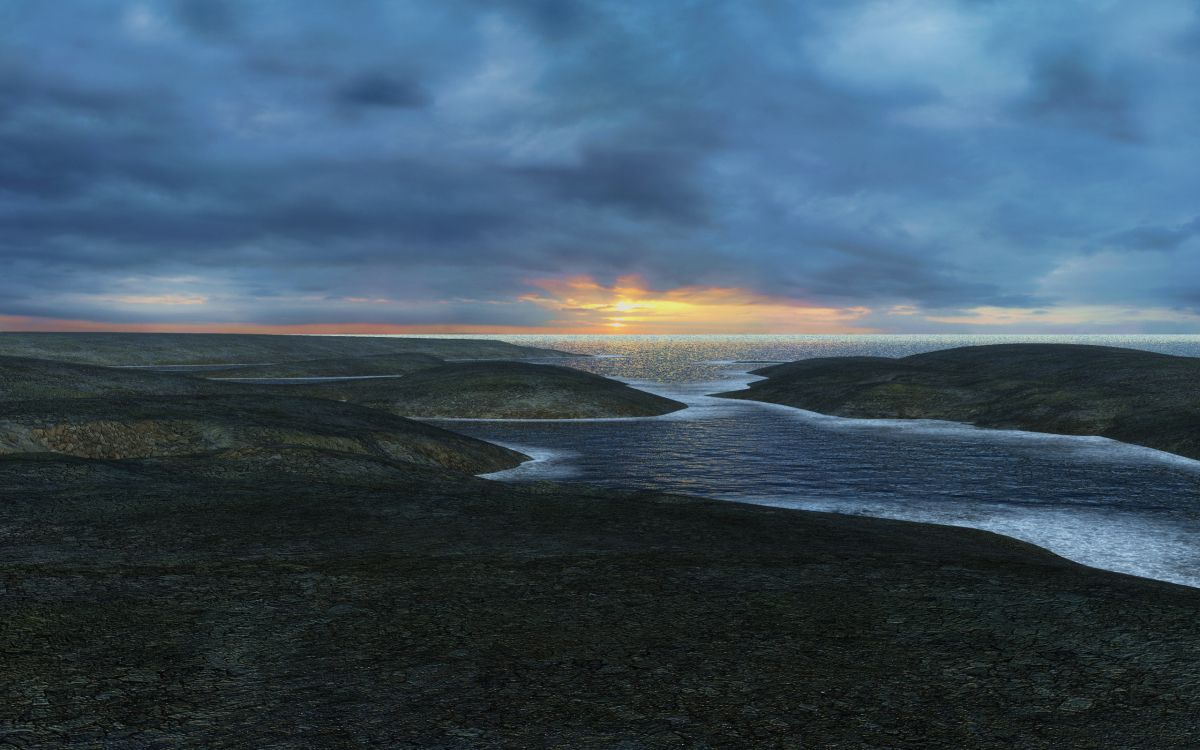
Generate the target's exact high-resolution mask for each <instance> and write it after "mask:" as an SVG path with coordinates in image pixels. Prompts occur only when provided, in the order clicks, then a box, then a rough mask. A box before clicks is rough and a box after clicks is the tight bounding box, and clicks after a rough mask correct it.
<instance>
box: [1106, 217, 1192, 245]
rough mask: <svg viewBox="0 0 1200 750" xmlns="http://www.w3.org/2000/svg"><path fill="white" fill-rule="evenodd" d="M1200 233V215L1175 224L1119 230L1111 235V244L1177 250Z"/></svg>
mask: <svg viewBox="0 0 1200 750" xmlns="http://www.w3.org/2000/svg"><path fill="white" fill-rule="evenodd" d="M1197 234H1200V216H1198V217H1196V218H1194V219H1192V220H1191V221H1187V222H1184V223H1182V224H1176V225H1173V226H1146V225H1143V226H1138V227H1133V228H1132V229H1126V230H1124V231H1122V232H1117V233H1116V234H1113V235H1112V236H1111V237H1109V244H1110V246H1112V247H1115V248H1118V249H1128V250H1158V251H1168V250H1175V249H1177V248H1178V247H1179V246H1180V245H1182V244H1183V243H1185V242H1187V241H1188V240H1190V239H1191V238H1193V237H1195V236H1196V235H1197Z"/></svg>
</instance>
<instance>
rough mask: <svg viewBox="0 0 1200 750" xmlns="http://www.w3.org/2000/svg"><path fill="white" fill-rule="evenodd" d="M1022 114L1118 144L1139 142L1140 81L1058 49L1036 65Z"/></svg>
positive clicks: (1021, 105)
mask: <svg viewBox="0 0 1200 750" xmlns="http://www.w3.org/2000/svg"><path fill="white" fill-rule="evenodd" d="M1030 82H1031V86H1030V89H1029V91H1028V92H1027V93H1026V94H1025V96H1024V97H1023V98H1022V99H1021V101H1020V103H1019V109H1020V111H1021V112H1023V113H1025V114H1027V115H1029V116H1031V117H1033V118H1035V119H1039V120H1043V121H1045V122H1049V123H1055V124H1061V125H1065V126H1067V127H1073V128H1079V129H1081V130H1087V131H1092V132H1095V133H1098V134H1101V135H1104V136H1106V137H1109V138H1115V139H1117V140H1127V141H1134V140H1138V139H1139V138H1141V130H1140V128H1139V125H1138V122H1137V113H1138V107H1137V105H1136V103H1135V101H1134V96H1135V92H1136V90H1137V86H1138V82H1137V81H1136V80H1134V78H1133V77H1132V76H1131V75H1128V74H1126V73H1124V72H1123V71H1121V70H1119V69H1102V68H1100V67H1098V66H1097V65H1096V64H1095V63H1094V62H1092V61H1090V60H1088V52H1087V51H1086V50H1081V49H1059V50H1054V51H1052V52H1050V53H1049V54H1046V55H1044V56H1042V57H1040V58H1038V59H1037V60H1035V62H1034V65H1033V70H1032V73H1031V75H1030Z"/></svg>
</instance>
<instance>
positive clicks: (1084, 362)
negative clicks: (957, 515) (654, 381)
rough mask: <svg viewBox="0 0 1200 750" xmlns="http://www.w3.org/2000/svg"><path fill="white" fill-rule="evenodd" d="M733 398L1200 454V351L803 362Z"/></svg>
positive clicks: (951, 353) (947, 353) (1002, 351)
mask: <svg viewBox="0 0 1200 750" xmlns="http://www.w3.org/2000/svg"><path fill="white" fill-rule="evenodd" d="M754 373H755V374H758V375H763V376H765V377H766V378H767V379H766V380H763V381H757V382H754V383H751V384H750V387H749V388H748V389H747V390H744V391H733V392H730V393H723V394H720V395H722V396H725V397H727V398H741V399H752V400H757V401H769V402H771V403H777V404H786V405H788V406H795V407H798V408H801V409H808V410H810V411H817V412H821V413H824V414H835V415H838V416H844V417H863V418H896V419H914V418H921V419H946V420H952V421H956V422H968V423H971V424H974V425H978V426H981V427H996V428H1010V429H1022V430H1033V431H1036V432H1052V433H1058V434H1064V435H1102V436H1105V437H1110V438H1113V439H1115V440H1121V441H1123V442H1127V443H1134V444H1137V445H1145V446H1148V447H1151V448H1157V449H1159V450H1164V451H1170V452H1171V453H1177V454H1179V455H1182V456H1188V457H1190V458H1200V359H1195V358H1191V357H1174V356H1170V355H1166V354H1155V353H1153V352H1145V351H1139V350H1134V349H1119V348H1113V347H1102V346H1079V345H1071V344H1000V345H991V346H972V347H963V348H959V349H947V350H944V351H936V352H929V353H927V354H917V355H914V356H911V357H903V358H899V359H892V358H887V357H831V358H820V359H808V360H800V361H798V362H790V363H787V364H781V365H774V366H771V367H764V368H762V369H759V370H755V371H754Z"/></svg>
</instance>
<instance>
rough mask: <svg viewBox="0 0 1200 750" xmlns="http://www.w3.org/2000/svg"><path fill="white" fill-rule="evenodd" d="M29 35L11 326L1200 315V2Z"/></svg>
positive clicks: (189, 23) (49, 11)
mask: <svg viewBox="0 0 1200 750" xmlns="http://www.w3.org/2000/svg"><path fill="white" fill-rule="evenodd" d="M0 29H3V31H2V32H0V329H6V330H13V329H105V330H116V329H125V330H138V329H156V330H263V331H297V332H302V331H313V332H322V331H346V332H405V331H414V332H415V331H419V332H437V331H464V332H471V331H474V332H517V331H528V332H539V331H547V332H549V331H579V332H598V331H612V332H665V333H669V332H738V331H744V332H800V333H802V332H813V333H830V332H843V331H881V332H937V331H945V332H965V331H979V332H1150V333H1163V332H1168V333H1169V332H1200V86H1197V85H1196V82H1197V81H1200V3H1198V2H1196V0H1186V1H1184V0H1178V1H1177V0H1140V1H1131V2H1121V1H1119V0H1058V1H1056V2H1053V3H1048V2H1042V1H1041V0H1025V1H1021V0H1009V1H1008V2H1000V1H999V0H879V1H875V2H858V1H857V0H846V1H839V2H826V1H819V2H818V1H816V0H810V1H806V0H762V1H761V2H733V1H732V0H725V1H717V0H628V1H626V0H586V1H584V0H579V1H576V0H490V1H487V0H438V1H437V2H427V1H426V0H407V1H406V0H336V2H335V1H334V0H329V1H328V2H317V1H316V0H314V1H313V2H303V3H302V2H296V1H293V0H226V1H223V0H55V1H54V2H47V1H46V0H0Z"/></svg>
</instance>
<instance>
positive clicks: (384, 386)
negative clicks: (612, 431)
mask: <svg viewBox="0 0 1200 750" xmlns="http://www.w3.org/2000/svg"><path fill="white" fill-rule="evenodd" d="M281 387H286V388H295V389H298V390H297V392H300V393H304V394H306V395H311V396H319V397H323V398H337V399H343V400H346V401H351V402H354V403H358V404H363V405H365V406H369V407H371V408H374V409H381V410H383V411H388V412H391V413H393V414H400V415H403V416H417V417H468V418H490V419H579V418H589V417H648V416H655V415H658V414H666V413H669V412H673V411H677V410H679V409H683V408H685V407H684V404H682V403H680V402H678V401H673V400H671V399H669V398H663V397H662V396H656V395H654V394H651V393H646V392H645V391H639V390H637V389H635V388H630V387H629V386H627V385H625V384H624V383H621V382H619V381H616V380H610V379H608V378H604V377H601V376H599V375H593V374H591V373H587V372H583V371H581V370H575V369H572V368H569V367H558V366H556V365H535V364H530V363H527V362H456V363H451V364H446V365H443V366H441V367H435V368H428V369H421V370H418V371H415V372H412V373H411V374H409V375H407V376H405V377H402V378H379V379H370V380H347V381H337V382H331V383H320V384H309V385H303V386H300V385H297V386H281Z"/></svg>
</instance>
